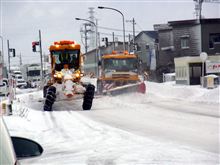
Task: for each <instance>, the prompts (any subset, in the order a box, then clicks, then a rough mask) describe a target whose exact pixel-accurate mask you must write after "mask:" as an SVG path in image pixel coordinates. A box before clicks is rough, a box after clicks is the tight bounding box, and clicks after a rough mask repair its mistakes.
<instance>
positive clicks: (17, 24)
mask: <svg viewBox="0 0 220 165" xmlns="http://www.w3.org/2000/svg"><path fill="white" fill-rule="evenodd" d="M0 2H1V3H0V5H1V6H0V14H1V17H0V19H1V20H0V22H1V31H0V35H1V36H3V38H4V54H5V62H7V56H6V54H7V45H6V43H7V39H9V40H10V47H11V48H15V49H16V53H17V54H20V53H21V54H22V60H23V63H32V62H40V59H39V57H40V55H39V53H33V52H32V47H31V43H32V41H36V40H38V31H39V29H40V30H41V33H42V45H43V52H44V53H45V54H49V52H48V47H49V45H51V44H52V43H53V42H54V41H58V40H75V41H77V42H78V43H80V44H81V37H80V26H81V25H82V23H83V22H82V21H76V20H75V17H80V18H85V19H88V17H89V13H88V11H89V10H88V8H89V7H94V8H95V17H96V18H97V19H98V24H99V26H101V27H108V28H114V29H122V17H121V15H120V14H119V13H117V12H115V11H112V10H100V9H97V7H98V6H106V7H112V8H116V9H118V10H120V11H121V12H122V13H123V14H124V17H125V20H131V19H132V18H134V19H135V21H136V23H137V24H136V26H135V28H136V31H137V32H136V34H137V33H138V31H142V30H153V25H154V24H160V23H167V21H175V20H186V19H194V18H195V14H194V8H195V4H194V2H193V0H160V1H159V0H151V1H150V0H138V1H135V0H133V1H132V0H124V1H123V0H120V1H119V0H100V1H98V0H93V1H83V0H82V1H76V0H72V1H70V0H68V1H67V0H66V1H65V0H63V1H61V0H60V1H58V0H57V1H56V0H38V1H37V0H0ZM202 15H203V16H204V17H205V18H220V4H219V3H203V11H202ZM125 28H126V30H128V31H131V30H132V24H131V23H125ZM99 31H100V32H102V33H109V34H111V33H112V32H113V30H104V29H99ZM115 34H116V35H122V34H123V33H122V31H115ZM101 37H109V40H110V41H111V40H112V37H111V36H106V35H104V34H102V35H101ZM11 61H12V64H18V57H15V58H12V59H11Z"/></svg>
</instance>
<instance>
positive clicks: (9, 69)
mask: <svg viewBox="0 0 220 165" xmlns="http://www.w3.org/2000/svg"><path fill="white" fill-rule="evenodd" d="M7 45H8V72H9V74H10V71H11V68H10V49H9V40H7Z"/></svg>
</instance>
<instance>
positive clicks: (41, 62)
mask: <svg viewBox="0 0 220 165" xmlns="http://www.w3.org/2000/svg"><path fill="white" fill-rule="evenodd" d="M39 47H40V64H41V86H42V85H43V84H42V83H43V60H42V56H43V55H42V43H41V31H40V30H39Z"/></svg>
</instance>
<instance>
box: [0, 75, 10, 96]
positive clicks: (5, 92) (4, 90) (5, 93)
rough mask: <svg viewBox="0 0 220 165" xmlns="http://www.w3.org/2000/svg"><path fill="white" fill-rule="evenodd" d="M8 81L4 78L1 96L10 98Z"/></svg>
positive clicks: (0, 87) (1, 85)
mask: <svg viewBox="0 0 220 165" xmlns="http://www.w3.org/2000/svg"><path fill="white" fill-rule="evenodd" d="M8 93H9V88H8V79H6V78H3V81H2V84H0V96H8Z"/></svg>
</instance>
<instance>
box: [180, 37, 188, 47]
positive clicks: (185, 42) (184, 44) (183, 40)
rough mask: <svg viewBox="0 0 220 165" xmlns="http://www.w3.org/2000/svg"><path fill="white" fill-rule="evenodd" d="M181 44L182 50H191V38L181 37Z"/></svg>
mask: <svg viewBox="0 0 220 165" xmlns="http://www.w3.org/2000/svg"><path fill="white" fill-rule="evenodd" d="M180 42H181V48H182V49H186V48H189V37H181V38H180Z"/></svg>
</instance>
